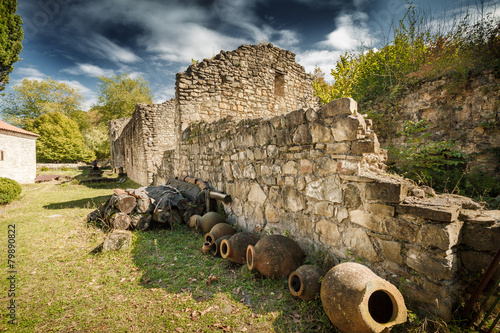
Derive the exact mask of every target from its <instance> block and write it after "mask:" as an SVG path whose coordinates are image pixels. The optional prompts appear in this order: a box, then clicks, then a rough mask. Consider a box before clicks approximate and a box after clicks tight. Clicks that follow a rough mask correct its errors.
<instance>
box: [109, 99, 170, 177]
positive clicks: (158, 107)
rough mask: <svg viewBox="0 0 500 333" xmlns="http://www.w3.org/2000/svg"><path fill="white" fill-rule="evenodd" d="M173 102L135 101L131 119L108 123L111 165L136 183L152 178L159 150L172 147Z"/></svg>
mask: <svg viewBox="0 0 500 333" xmlns="http://www.w3.org/2000/svg"><path fill="white" fill-rule="evenodd" d="M174 119H175V102H174V100H173V99H172V100H169V101H166V102H164V103H162V104H137V105H136V110H135V112H134V113H133V115H132V117H131V118H124V119H117V120H113V121H111V122H110V125H109V127H110V128H109V129H110V145H111V149H110V152H111V162H112V167H113V168H114V169H115V170H116V171H118V172H126V173H127V174H128V176H129V177H130V178H131V179H133V180H135V181H136V182H138V183H140V184H150V183H151V182H152V181H153V170H155V166H156V165H157V164H160V162H161V157H162V155H163V152H164V151H165V150H167V149H171V148H173V147H174V145H175V142H176V133H177V128H176V127H175V126H176V125H175V122H174Z"/></svg>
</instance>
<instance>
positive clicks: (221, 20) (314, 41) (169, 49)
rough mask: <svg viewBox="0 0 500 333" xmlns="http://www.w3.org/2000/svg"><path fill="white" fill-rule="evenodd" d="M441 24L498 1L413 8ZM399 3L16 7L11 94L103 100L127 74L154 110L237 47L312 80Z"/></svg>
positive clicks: (393, 14)
mask: <svg viewBox="0 0 500 333" xmlns="http://www.w3.org/2000/svg"><path fill="white" fill-rule="evenodd" d="M413 3H414V5H415V6H416V7H417V8H418V9H419V10H424V11H425V12H426V13H428V16H429V17H431V19H432V21H433V22H434V23H435V24H438V25H443V24H450V22H451V21H450V20H451V18H452V17H453V15H455V14H457V13H462V12H463V11H464V10H466V9H469V10H472V11H476V10H477V9H478V8H481V7H482V8H484V9H485V11H490V12H494V13H495V15H496V16H498V15H499V14H500V11H499V8H498V7H500V3H499V0H484V1H483V2H481V1H480V0H476V1H474V0H471V1H461V0H455V1H445V0H415V1H414V2H413ZM406 6H407V5H406V3H405V2H404V1H402V0H389V1H380V0H351V1H349V0H347V1H344V0H179V1H177V0H134V1H132V0H76V1H75V0H19V4H18V13H19V14H20V15H21V17H22V19H23V21H24V30H25V39H24V41H23V47H24V49H23V51H22V53H21V58H22V60H21V61H19V62H17V63H16V64H15V65H14V71H13V72H12V74H11V75H10V84H9V85H8V86H7V90H8V89H11V88H12V86H13V85H15V84H17V83H18V82H20V81H21V80H22V79H23V78H25V77H27V78H30V79H43V78H45V77H46V76H50V77H52V78H54V79H56V80H59V81H63V82H66V83H68V84H71V85H73V86H75V87H77V88H79V89H80V91H81V92H82V94H83V95H84V97H85V100H86V102H85V106H84V108H85V109H88V108H89V107H90V106H91V105H92V104H95V103H96V102H97V94H98V91H97V77H98V76H100V75H105V76H109V75H113V74H121V73H125V72H127V73H130V74H131V76H133V77H135V76H141V77H143V78H144V79H145V80H147V81H149V83H150V87H151V89H152V91H153V94H154V96H155V102H162V101H165V100H167V99H170V98H172V97H174V82H175V74H176V73H177V72H181V71H184V70H185V69H186V68H187V66H189V65H190V64H191V59H196V60H202V59H203V58H209V57H212V56H214V55H216V54H217V53H219V52H220V51H221V50H226V51H230V50H234V49H236V48H237V47H238V46H239V45H241V44H258V43H260V42H264V41H265V42H271V43H273V44H274V45H276V46H278V47H281V48H285V49H289V50H291V51H293V52H294V53H295V54H296V55H297V57H296V60H297V61H298V62H299V63H300V64H301V65H303V66H304V67H305V68H306V70H307V71H309V72H311V71H312V70H313V69H314V67H315V66H320V67H321V68H322V69H323V71H324V72H327V73H328V72H329V70H330V69H331V68H332V67H333V66H334V64H335V62H336V60H337V59H338V58H339V55H340V54H343V53H344V52H345V51H347V50H353V49H356V48H358V47H359V46H360V44H361V43H363V44H364V45H365V46H369V47H377V46H380V45H381V44H382V43H383V42H384V41H386V40H387V33H388V31H389V26H390V24H391V23H392V22H393V21H394V20H397V19H399V18H401V17H402V15H403V14H404V13H405V11H406Z"/></svg>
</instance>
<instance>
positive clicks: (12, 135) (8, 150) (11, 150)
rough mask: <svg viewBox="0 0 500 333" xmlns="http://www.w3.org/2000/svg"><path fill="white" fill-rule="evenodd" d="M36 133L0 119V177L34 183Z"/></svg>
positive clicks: (21, 182) (22, 182) (23, 182)
mask: <svg viewBox="0 0 500 333" xmlns="http://www.w3.org/2000/svg"><path fill="white" fill-rule="evenodd" d="M38 136H39V135H38V134H35V133H32V132H29V131H26V130H23V129H22V128H19V127H16V126H12V125H9V124H7V123H6V122H3V121H1V120H0V177H5V178H10V179H13V180H15V181H16V182H18V183H20V184H27V183H34V182H35V177H36V139H37V138H38Z"/></svg>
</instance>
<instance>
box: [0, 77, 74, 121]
mask: <svg viewBox="0 0 500 333" xmlns="http://www.w3.org/2000/svg"><path fill="white" fill-rule="evenodd" d="M82 102H83V96H82V95H81V94H80V92H79V90H78V89H77V88H74V87H72V86H70V85H69V84H66V83H63V82H58V81H55V80H53V79H51V78H47V79H45V80H42V81H38V80H28V79H24V80H23V81H21V82H20V83H19V84H17V85H15V86H14V89H13V90H12V91H11V92H9V93H7V94H6V95H5V96H4V98H3V101H2V104H3V114H4V118H6V119H7V120H8V121H9V122H10V123H11V124H13V125H16V126H20V127H22V128H27V127H28V126H29V123H30V122H32V121H34V120H35V119H36V118H38V117H40V116H41V115H44V114H47V113H50V112H60V113H62V114H64V115H66V116H69V117H72V116H74V115H75V116H76V115H79V113H78V111H79V110H80V109H81V104H82ZM77 119H78V118H77Z"/></svg>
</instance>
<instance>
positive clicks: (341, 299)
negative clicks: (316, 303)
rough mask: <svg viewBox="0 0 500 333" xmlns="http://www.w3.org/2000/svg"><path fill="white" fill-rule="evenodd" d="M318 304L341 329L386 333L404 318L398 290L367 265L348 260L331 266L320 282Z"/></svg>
mask: <svg viewBox="0 0 500 333" xmlns="http://www.w3.org/2000/svg"><path fill="white" fill-rule="evenodd" d="M321 303H322V304H323V308H324V309H325V312H326V314H327V315H328V318H330V320H331V322H332V323H333V325H335V326H336V327H337V328H339V329H340V330H341V331H342V332H346V333H347V332H349V333H358V332H359V333H372V332H376V333H379V332H388V331H389V330H390V329H391V328H392V327H393V326H395V325H398V324H401V323H404V322H405V321H406V316H407V313H406V306H405V303H404V299H403V296H402V295H401V293H400V292H399V290H398V289H397V288H396V287H395V286H394V285H393V284H391V283H389V282H388V281H386V280H384V279H382V278H380V277H379V276H377V275H376V274H375V273H373V272H372V271H371V270H370V269H369V268H367V267H366V266H363V265H360V264H357V263H353V262H347V263H343V264H339V265H337V266H335V267H333V268H332V269H331V270H330V271H328V273H326V275H325V277H324V279H323V282H322V284H321Z"/></svg>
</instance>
